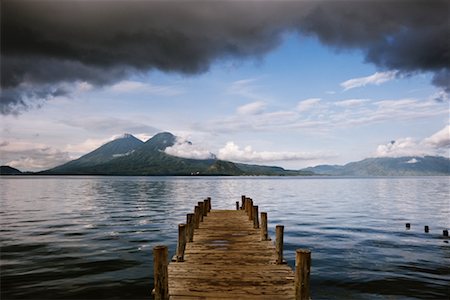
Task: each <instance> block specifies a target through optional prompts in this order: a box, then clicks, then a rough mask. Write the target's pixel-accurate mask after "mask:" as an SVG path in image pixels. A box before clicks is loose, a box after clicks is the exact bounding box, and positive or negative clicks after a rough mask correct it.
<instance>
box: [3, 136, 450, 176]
mask: <svg viewBox="0 0 450 300" xmlns="http://www.w3.org/2000/svg"><path fill="white" fill-rule="evenodd" d="M176 143H177V137H176V136H174V135H173V134H171V133H170V132H161V133H158V134H156V135H154V136H153V137H151V138H150V139H148V140H147V141H145V142H143V141H141V140H139V139H138V138H136V137H134V136H133V135H131V134H124V135H123V136H121V137H119V138H117V139H115V140H113V141H110V142H107V143H105V144H104V145H102V146H100V147H98V148H97V149H95V150H93V151H91V152H89V153H87V154H85V155H83V156H81V157H80V158H78V159H75V160H72V161H69V162H67V163H64V164H62V165H59V166H56V167H54V168H51V169H48V170H44V171H41V172H36V173H33V174H38V175H125V176H134V175H141V176H142V175H143V176H152V175H158V176H172V175H202V176H208V175H218V176H220V175H223V176H226V175H232V176H258V175H268V176H299V175H309V176H310V175H331V176H428V175H429V176H433V175H450V159H449V158H446V157H442V156H404V157H375V158H366V159H363V160H360V161H356V162H349V163H347V164H345V165H318V166H315V167H309V168H304V169H300V170H286V169H284V168H282V167H277V166H264V165H255V164H243V163H235V162H231V161H225V160H220V159H217V157H215V156H212V157H211V158H209V159H192V158H182V157H178V156H173V155H170V154H168V153H166V152H165V149H166V148H167V147H171V146H173V145H175V144H176ZM187 143H189V144H192V143H191V142H187ZM8 172H9V173H13V174H16V175H20V174H22V175H30V172H25V173H21V172H20V171H19V170H17V169H14V168H11V167H8V166H2V175H6V174H7V173H8Z"/></svg>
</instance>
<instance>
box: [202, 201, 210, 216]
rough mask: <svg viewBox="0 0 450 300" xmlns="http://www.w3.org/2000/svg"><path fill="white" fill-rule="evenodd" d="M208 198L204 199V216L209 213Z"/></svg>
mask: <svg viewBox="0 0 450 300" xmlns="http://www.w3.org/2000/svg"><path fill="white" fill-rule="evenodd" d="M208 207H209V205H208V199H205V200H203V217H206V216H207V215H208Z"/></svg>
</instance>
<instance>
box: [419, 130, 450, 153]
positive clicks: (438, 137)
mask: <svg viewBox="0 0 450 300" xmlns="http://www.w3.org/2000/svg"><path fill="white" fill-rule="evenodd" d="M424 143H425V144H428V145H430V146H432V147H434V148H445V147H447V148H448V147H450V125H447V126H445V127H444V128H442V129H441V130H439V131H438V132H436V133H435V134H433V135H432V136H430V137H428V138H426V139H425V140H424Z"/></svg>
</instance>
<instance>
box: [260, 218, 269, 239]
mask: <svg viewBox="0 0 450 300" xmlns="http://www.w3.org/2000/svg"><path fill="white" fill-rule="evenodd" d="M268 239H269V234H268V232H267V213H266V212H262V213H261V241H267V240H268Z"/></svg>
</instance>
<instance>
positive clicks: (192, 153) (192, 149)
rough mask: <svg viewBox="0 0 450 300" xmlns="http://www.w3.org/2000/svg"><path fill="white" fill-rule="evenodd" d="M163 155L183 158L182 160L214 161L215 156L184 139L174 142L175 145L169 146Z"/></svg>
mask: <svg viewBox="0 0 450 300" xmlns="http://www.w3.org/2000/svg"><path fill="white" fill-rule="evenodd" d="M164 152H165V153H167V154H169V155H172V156H177V157H183V158H191V159H214V158H215V155H214V154H213V153H211V152H210V151H209V150H207V149H204V148H203V147H201V146H197V145H194V144H192V143H191V142H189V141H187V140H186V139H184V138H181V137H178V138H177V140H176V143H175V144H174V145H173V146H171V147H167V148H166V149H165V150H164Z"/></svg>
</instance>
